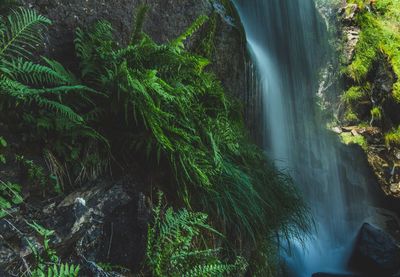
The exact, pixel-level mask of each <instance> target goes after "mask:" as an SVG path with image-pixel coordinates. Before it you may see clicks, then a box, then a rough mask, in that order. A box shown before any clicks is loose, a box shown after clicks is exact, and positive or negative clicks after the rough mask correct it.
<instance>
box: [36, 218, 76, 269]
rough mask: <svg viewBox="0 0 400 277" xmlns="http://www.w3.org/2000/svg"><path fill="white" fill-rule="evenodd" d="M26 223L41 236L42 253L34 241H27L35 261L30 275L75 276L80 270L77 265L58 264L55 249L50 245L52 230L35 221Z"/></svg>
mask: <svg viewBox="0 0 400 277" xmlns="http://www.w3.org/2000/svg"><path fill="white" fill-rule="evenodd" d="M28 225H29V226H30V227H31V228H32V229H33V230H34V231H35V232H36V233H37V234H38V235H40V236H41V237H42V238H43V252H42V253H41V252H40V250H39V249H38V248H37V247H36V246H35V244H34V243H30V242H29V241H28V243H29V246H30V248H31V249H32V252H33V254H34V256H35V261H36V265H35V268H34V270H33V271H32V277H77V276H78V275H79V270H80V268H79V265H73V264H68V263H65V264H62V263H61V264H60V263H59V260H60V258H59V257H58V256H57V253H56V251H55V250H53V249H52V248H51V247H50V238H51V237H52V236H53V235H54V231H53V230H49V229H46V228H45V227H43V226H41V225H40V224H38V223H36V222H33V223H28Z"/></svg>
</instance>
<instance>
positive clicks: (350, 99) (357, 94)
mask: <svg viewBox="0 0 400 277" xmlns="http://www.w3.org/2000/svg"><path fill="white" fill-rule="evenodd" d="M365 95H366V93H365V88H362V87H357V86H356V87H351V88H349V89H348V90H347V91H346V92H345V93H344V94H343V95H342V101H343V102H344V103H347V104H354V103H356V102H357V101H359V100H360V99H362V98H363V97H365Z"/></svg>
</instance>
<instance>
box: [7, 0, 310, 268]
mask: <svg viewBox="0 0 400 277" xmlns="http://www.w3.org/2000/svg"><path fill="white" fill-rule="evenodd" d="M145 13H146V8H145V7H142V8H141V9H139V11H138V13H137V16H136V18H137V20H136V23H135V28H134V32H133V34H132V36H131V40H130V43H129V44H128V45H127V46H125V47H121V46H120V45H119V44H117V43H116V39H115V37H114V35H113V34H114V30H113V28H112V26H111V24H110V23H109V22H107V21H99V22H97V23H96V24H95V25H94V26H92V27H91V28H89V29H88V30H83V29H78V30H77V31H76V38H75V46H76V55H77V57H78V58H79V62H80V70H79V72H78V74H76V75H74V74H73V73H72V72H71V71H69V70H68V69H66V68H64V67H63V65H62V64H60V63H59V62H57V61H54V60H50V59H48V58H42V59H41V60H40V61H39V62H38V63H35V62H33V61H32V60H37V59H33V58H32V56H33V54H32V53H33V52H34V51H35V50H36V47H37V46H38V45H40V42H41V38H42V36H43V29H44V27H45V26H46V25H48V24H50V21H49V20H48V19H47V18H45V17H43V16H41V15H39V14H37V13H36V12H35V11H33V10H26V9H19V10H17V11H15V12H12V13H11V14H10V15H9V16H8V17H7V19H6V20H3V22H2V24H0V27H1V32H2V34H3V36H1V37H0V63H1V67H0V112H1V113H2V115H4V117H2V121H4V123H5V124H7V125H8V126H11V127H12V128H14V130H15V131H18V132H19V133H21V134H23V137H24V138H25V139H26V141H27V142H28V143H29V145H38V146H41V147H44V150H43V153H44V155H45V157H46V161H48V163H49V171H50V172H51V173H52V176H54V178H55V179H56V182H57V185H58V186H61V187H64V186H63V185H61V184H64V183H69V185H70V187H73V186H76V185H79V184H80V183H82V182H84V181H86V180H88V179H94V178H96V177H98V176H101V175H102V174H109V173H110V172H109V171H110V169H114V170H116V171H121V170H126V171H131V170H134V169H136V170H137V168H140V170H139V171H138V170H137V174H141V172H154V176H152V177H154V178H153V179H154V185H155V186H157V187H160V188H162V190H164V191H165V192H166V194H167V195H168V196H171V198H174V199H176V198H177V197H176V196H177V195H178V196H179V197H178V200H177V201H176V203H175V204H176V205H178V206H186V208H188V209H195V210H202V211H204V212H205V213H206V214H208V215H209V216H210V220H211V222H213V224H215V226H218V229H219V230H221V231H222V232H223V233H224V234H226V239H224V238H219V240H220V241H222V243H223V244H224V245H227V248H225V250H221V253H219V251H217V250H216V249H214V248H205V250H200V249H204V248H201V243H202V242H201V240H202V239H201V238H203V240H207V237H206V236H205V235H206V234H207V233H209V232H211V233H215V232H214V229H212V228H211V227H210V226H208V225H207V224H206V220H207V216H206V215H205V213H193V212H190V211H188V210H186V209H183V210H180V212H177V213H175V212H173V211H172V210H171V209H169V210H167V211H166V214H165V216H163V220H161V219H160V216H161V215H160V213H159V212H156V219H155V223H154V225H153V227H151V228H150V231H149V244H148V250H149V251H148V254H147V255H148V265H149V267H150V268H151V272H152V273H153V274H154V276H176V274H184V275H183V276H186V275H185V274H187V276H204V275H215V274H220V275H223V274H225V273H228V272H233V271H237V270H239V269H243V268H244V262H243V260H242V259H238V260H237V261H236V262H234V263H232V264H230V263H225V262H222V261H221V260H220V259H219V256H218V255H224V254H226V253H225V252H231V251H230V250H234V252H235V253H238V254H239V255H240V254H241V253H242V252H246V253H249V252H251V255H252V257H255V258H254V260H257V263H258V260H259V263H260V264H267V265H268V266H265V267H262V266H259V264H256V263H255V262H253V261H250V264H251V265H252V266H253V267H254V268H257V271H259V275H262V276H267V274H268V272H269V271H271V268H272V267H273V266H274V263H273V262H272V260H268V261H266V260H265V259H269V257H270V256H269V255H266V253H265V249H276V247H275V246H276V241H277V240H276V236H278V234H281V235H282V236H284V237H285V238H288V237H291V236H296V237H298V238H299V239H301V238H303V236H304V232H307V231H308V228H309V226H310V218H309V217H308V210H307V208H306V207H305V205H304V203H303V201H302V199H301V197H300V195H299V194H298V193H297V191H296V190H295V189H294V187H293V185H292V183H291V180H290V178H289V177H288V176H286V175H284V174H282V173H280V172H279V171H278V170H277V169H276V168H275V167H274V165H273V164H272V163H271V162H270V161H268V159H267V158H266V157H265V154H264V153H263V152H262V150H261V149H260V148H258V147H256V146H255V145H253V144H252V143H251V142H250V140H249V138H248V137H247V132H246V130H245V128H244V124H243V122H242V114H241V107H240V105H239V104H238V103H236V101H235V100H233V99H231V98H230V97H228V96H227V95H226V94H225V92H224V90H223V88H222V86H221V84H220V82H219V81H218V80H217V79H216V77H215V75H214V74H212V73H211V72H209V71H207V70H206V67H207V65H208V64H209V61H208V60H207V59H206V58H204V57H201V56H198V55H195V54H193V53H190V52H188V51H187V50H186V49H185V44H184V43H185V41H186V39H188V38H189V37H191V36H192V35H193V34H194V33H195V32H196V31H197V30H199V29H200V28H201V27H202V26H203V24H205V23H206V22H207V21H208V18H207V17H206V16H201V17H199V18H198V19H197V20H196V21H195V22H194V23H193V24H192V25H191V26H190V27H189V28H188V29H187V31H186V32H184V33H183V34H182V35H181V36H179V37H178V38H176V39H175V40H172V41H171V42H169V43H166V44H161V45H159V44H157V43H155V42H154V41H153V40H152V39H151V38H150V37H149V36H147V35H146V34H144V33H143V32H142V30H141V26H142V25H143V20H144V19H145ZM209 51H210V49H208V48H207V49H204V53H205V54H207V55H208V54H209ZM44 145H45V146H44ZM39 148H40V147H39ZM20 161H21V162H22V164H23V165H24V166H25V167H26V169H27V173H28V179H29V180H31V182H33V183H35V184H39V185H40V186H42V185H45V183H46V182H47V181H46V180H45V179H46V178H45V177H44V175H45V174H44V170H43V169H41V168H40V167H39V166H37V165H36V164H35V163H33V162H32V161H29V160H26V159H23V158H22V159H20ZM138 161H140V162H138ZM144 161H145V162H144ZM65 172H66V173H65ZM70 180H75V181H70ZM145 189H147V190H148V191H150V189H151V188H150V187H149V188H145ZM32 227H33V228H34V229H35V230H36V231H38V232H39V233H41V234H43V236H44V240H45V253H47V260H49V262H50V263H53V264H54V263H55V258H56V256H55V254H54V253H52V252H51V253H50V252H48V251H50V248H48V245H47V246H46V240H47V244H48V237H49V236H50V235H51V234H52V233H51V232H47V231H46V230H44V229H41V227H40V226H39V225H32ZM275 255H277V253H276V252H275ZM35 256H36V259H37V260H38V264H39V265H42V264H43V261H42V260H41V259H42V258H41V256H40V255H39V254H38V253H35ZM235 256H236V254H235ZM183 257H185V258H186V259H189V260H190V261H191V262H190V263H187V262H186V260H185V262H183ZM51 268H53V267H48V268H45V267H43V266H38V269H37V270H38V272H39V273H40V274H44V273H45V271H46V270H52V269H51ZM261 268H263V269H262V270H261ZM67 269H68V268H66V266H64V271H65V270H67ZM69 269H70V270H71V267H70V268H69ZM59 270H61V268H60V269H59ZM72 270H76V268H72ZM250 270H252V269H250ZM214 273H215V274H214ZM163 274H166V275H163ZM174 274H175V275H174ZM39 276H42V275H39Z"/></svg>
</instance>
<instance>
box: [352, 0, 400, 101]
mask: <svg viewBox="0 0 400 277" xmlns="http://www.w3.org/2000/svg"><path fill="white" fill-rule="evenodd" d="M361 2H363V1H361ZM364 2H365V1H364ZM369 2H370V1H366V4H369ZM361 8H362V11H361V12H360V13H359V14H358V15H357V23H358V25H359V26H360V27H361V34H360V39H359V41H358V43H357V46H356V55H355V58H354V61H353V62H352V63H351V64H350V66H349V68H348V73H349V75H350V76H351V77H352V78H353V79H354V80H355V81H356V82H363V81H364V80H365V79H366V77H367V74H368V73H369V72H370V71H371V69H372V66H373V64H374V62H375V61H376V60H377V59H378V57H379V55H378V54H383V55H384V56H386V57H387V59H388V61H389V63H390V65H391V67H392V69H393V71H394V73H395V74H396V76H397V78H399V76H400V49H399V47H398V45H399V44H400V33H399V30H400V29H399V28H400V20H399V15H400V1H399V0H393V1H388V0H377V1H376V3H375V5H374V11H373V12H371V11H369V10H368V9H363V7H361ZM398 87H399V85H398V84H397V83H396V84H395V86H394V92H395V93H396V94H398ZM395 98H396V99H397V97H396V96H395Z"/></svg>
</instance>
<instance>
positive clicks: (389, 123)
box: [341, 0, 400, 147]
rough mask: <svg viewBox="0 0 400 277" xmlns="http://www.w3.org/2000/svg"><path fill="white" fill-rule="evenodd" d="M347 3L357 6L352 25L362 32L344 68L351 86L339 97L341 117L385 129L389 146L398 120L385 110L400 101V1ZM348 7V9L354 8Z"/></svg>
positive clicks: (357, 0)
mask: <svg viewBox="0 0 400 277" xmlns="http://www.w3.org/2000/svg"><path fill="white" fill-rule="evenodd" d="M347 3H348V4H356V5H357V7H358V9H357V10H356V12H355V17H354V21H355V22H353V24H355V25H357V26H358V27H360V30H361V32H360V36H359V41H358V43H357V45H356V48H355V56H354V58H353V60H352V61H351V63H350V65H348V66H347V68H346V70H345V73H346V74H347V76H348V77H350V88H349V89H348V90H347V91H346V92H345V93H344V94H343V95H342V97H341V102H342V103H344V105H345V112H344V113H343V119H344V120H345V121H347V123H350V124H360V123H361V122H369V123H370V125H374V126H377V127H380V128H381V129H382V133H385V132H388V133H387V134H386V135H385V141H386V144H387V145H388V146H389V145H391V144H393V143H395V141H396V139H397V138H396V131H393V130H392V131H390V130H391V129H392V127H393V126H397V124H398V122H397V119H395V118H385V117H388V116H392V115H393V113H392V112H391V111H385V109H392V108H394V107H397V105H398V104H399V103H400V78H399V77H400V48H399V45H400V17H399V15H400V1H399V0H376V1H370V0H348V1H347ZM348 7H349V10H348V11H347V12H350V9H353V7H351V5H349V6H348ZM382 80H383V82H385V84H384V85H383V84H382ZM387 84H389V86H391V85H392V84H393V87H392V88H390V87H389V89H390V90H391V93H387V91H388V88H386V87H388V85H387ZM396 103H397V104H396ZM392 117H393V116H392ZM350 139H351V140H356V141H357V142H356V143H358V144H360V145H365V144H364V143H363V142H362V141H361V139H358V138H351V137H348V138H345V140H346V141H349V140H350ZM363 147H364V146H363Z"/></svg>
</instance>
